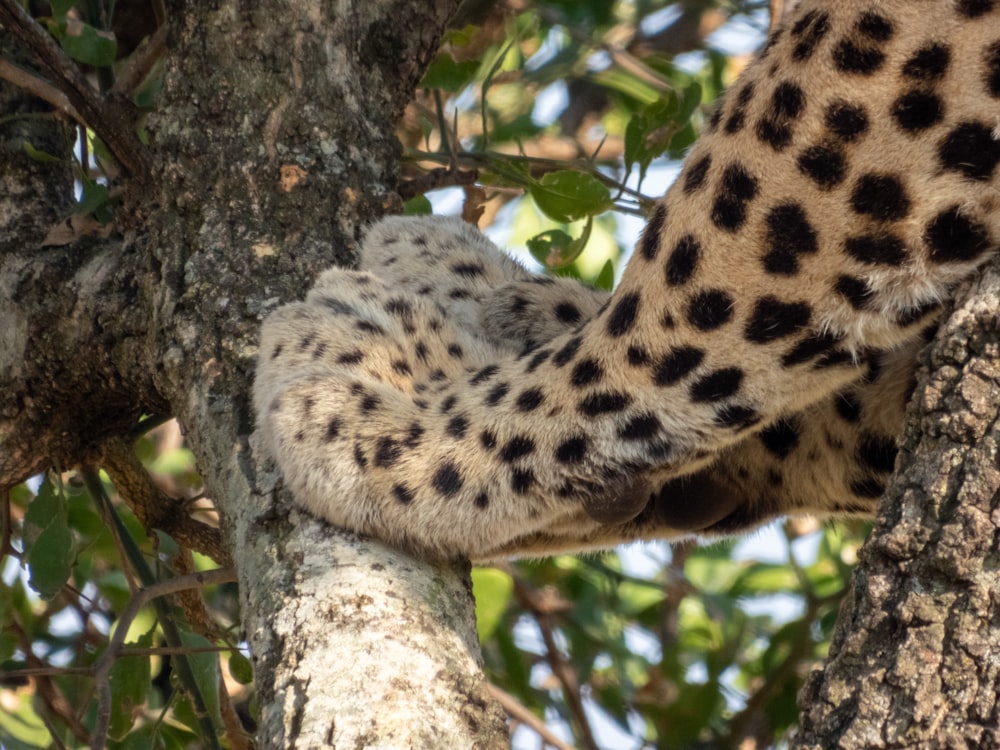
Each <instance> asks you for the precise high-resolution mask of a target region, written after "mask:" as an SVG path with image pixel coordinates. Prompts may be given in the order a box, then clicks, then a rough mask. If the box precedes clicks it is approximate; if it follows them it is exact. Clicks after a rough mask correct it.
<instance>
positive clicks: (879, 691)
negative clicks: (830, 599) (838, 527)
mask: <svg viewBox="0 0 1000 750" xmlns="http://www.w3.org/2000/svg"><path fill="white" fill-rule="evenodd" d="M998 412H1000V264H994V265H993V266H992V268H990V269H988V270H987V271H986V273H985V274H984V275H983V276H982V278H981V279H980V280H978V281H977V282H976V283H975V284H973V285H972V287H971V288H970V289H969V290H968V292H967V294H966V295H965V298H964V302H963V303H962V304H960V305H959V306H958V307H957V309H956V310H955V312H954V314H953V315H952V316H951V318H950V319H949V321H948V322H947V324H946V325H944V326H943V327H942V329H941V331H940V332H939V333H938V337H937V339H936V341H935V343H934V344H933V346H932V347H931V349H930V350H929V353H928V355H927V362H926V365H925V367H924V369H923V371H922V373H921V375H920V378H919V385H918V387H917V390H916V394H915V398H914V399H913V402H912V404H911V407H910V414H909V419H908V425H907V429H906V433H905V436H904V438H903V443H902V446H901V451H900V457H899V460H898V463H897V465H896V475H895V477H894V480H893V482H892V484H891V486H890V488H889V490H888V494H887V496H886V498H884V499H883V501H882V506H881V511H880V513H879V518H878V523H877V527H876V529H875V530H874V532H873V533H872V535H871V537H870V538H869V539H868V541H867V542H866V544H865V546H864V547H863V549H862V553H861V562H860V564H859V565H858V568H857V569H856V571H855V573H854V581H853V591H852V595H851V596H850V597H849V598H848V600H847V601H846V602H845V604H844V610H843V611H842V612H841V616H840V619H839V621H838V623H837V629H836V633H835V635H834V640H833V643H832V646H831V651H830V655H829V658H828V659H827V662H826V665H825V668H824V669H823V670H822V671H820V670H817V671H814V672H813V673H812V674H811V675H810V677H809V679H808V680H807V682H806V684H805V686H804V687H803V689H802V692H801V693H800V695H799V705H800V708H801V710H802V715H801V726H800V729H799V733H798V737H797V739H796V740H795V741H794V742H793V743H792V747H794V748H802V749H803V750H804V749H805V748H809V750H813V749H814V748H815V749H816V750H829V749H830V748H845V749H847V748H850V749H851V750H854V749H858V750H861V749H862V748H864V749H865V750H874V749H875V748H986V747H1000V708H998V705H997V696H998V694H1000V664H998V662H997V658H996V655H997V654H998V653H1000V576H998V575H997V565H998V559H1000V557H998V555H1000V534H998V530H997V529H998V526H1000V508H998V505H997V503H998V499H1000V465H998V459H1000V422H998Z"/></svg>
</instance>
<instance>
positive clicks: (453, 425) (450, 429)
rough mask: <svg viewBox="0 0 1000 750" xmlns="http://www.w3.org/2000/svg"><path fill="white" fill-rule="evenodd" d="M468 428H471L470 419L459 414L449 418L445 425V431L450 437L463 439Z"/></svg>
mask: <svg viewBox="0 0 1000 750" xmlns="http://www.w3.org/2000/svg"><path fill="white" fill-rule="evenodd" d="M467 429H469V420H468V419H466V418H465V417H463V416H462V415H460V414H459V415H456V416H454V417H452V418H451V419H449V420H448V424H446V425H445V428H444V431H445V432H446V433H447V434H448V435H449V436H450V437H453V438H455V439H457V440H461V439H462V438H464V437H465V431H466V430H467Z"/></svg>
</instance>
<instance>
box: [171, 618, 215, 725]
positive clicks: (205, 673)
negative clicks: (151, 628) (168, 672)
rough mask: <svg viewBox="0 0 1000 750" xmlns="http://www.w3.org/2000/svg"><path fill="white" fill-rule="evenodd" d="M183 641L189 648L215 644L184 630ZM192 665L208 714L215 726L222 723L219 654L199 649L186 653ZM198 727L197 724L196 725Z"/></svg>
mask: <svg viewBox="0 0 1000 750" xmlns="http://www.w3.org/2000/svg"><path fill="white" fill-rule="evenodd" d="M181 642H182V643H183V644H184V645H185V646H187V647H188V648H206V647H210V646H214V645H215V644H214V643H212V642H211V641H209V640H208V639H207V638H205V637H204V636H200V635H198V634H197V633H190V632H182V633H181ZM185 658H186V659H187V660H188V663H189V664H190V665H191V672H192V673H193V674H194V681H195V684H196V685H197V686H198V692H199V693H201V698H202V700H203V701H204V702H205V708H206V709H207V710H208V715H209V716H210V717H211V718H212V722H213V723H214V724H215V726H221V725H222V715H221V713H220V711H219V654H218V653H216V652H215V651H198V652H192V653H188V654H185ZM194 726H195V727H197V724H195V725H194Z"/></svg>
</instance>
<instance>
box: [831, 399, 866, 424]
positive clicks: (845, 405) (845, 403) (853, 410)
mask: <svg viewBox="0 0 1000 750" xmlns="http://www.w3.org/2000/svg"><path fill="white" fill-rule="evenodd" d="M833 408H834V409H836V411H837V415H838V416H839V417H840V418H841V419H843V420H844V421H845V422H850V423H851V424H856V423H857V422H860V421H861V401H860V400H858V397H857V396H856V395H855V394H854V393H853V392H851V391H844V392H843V393H838V394H836V395H835V396H834V397H833Z"/></svg>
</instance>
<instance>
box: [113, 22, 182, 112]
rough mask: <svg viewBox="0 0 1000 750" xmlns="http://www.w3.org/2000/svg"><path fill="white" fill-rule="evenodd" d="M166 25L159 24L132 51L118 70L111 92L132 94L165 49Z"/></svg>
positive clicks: (122, 94)
mask: <svg viewBox="0 0 1000 750" xmlns="http://www.w3.org/2000/svg"><path fill="white" fill-rule="evenodd" d="M167 31H168V28H167V26H161V27H160V28H158V29H157V30H156V31H155V32H153V35H152V36H150V37H147V38H146V39H143V40H142V43H141V44H140V45H139V47H138V49H136V51H135V52H133V53H132V55H131V56H130V57H129V58H128V61H127V62H126V63H125V65H123V66H122V68H121V69H120V70H119V71H118V78H117V79H116V80H115V84H114V86H112V87H111V93H112V94H116V95H121V96H132V94H134V93H135V90H136V89H137V88H139V86H140V85H141V84H142V82H143V81H144V80H145V79H146V76H147V75H149V71H150V70H152V69H153V66H154V65H156V63H157V61H159V60H160V58H162V57H163V55H164V53H166V51H167Z"/></svg>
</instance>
